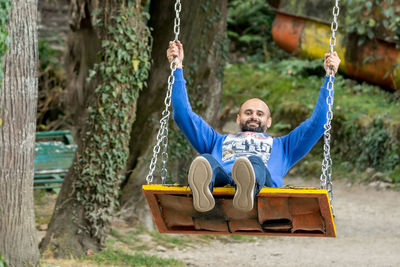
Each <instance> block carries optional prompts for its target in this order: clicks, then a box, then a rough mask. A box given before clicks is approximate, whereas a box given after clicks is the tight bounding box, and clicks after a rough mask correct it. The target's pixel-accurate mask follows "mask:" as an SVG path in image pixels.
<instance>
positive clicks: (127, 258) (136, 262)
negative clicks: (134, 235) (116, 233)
mask: <svg viewBox="0 0 400 267" xmlns="http://www.w3.org/2000/svg"><path fill="white" fill-rule="evenodd" d="M86 260H89V261H90V262H95V263H97V264H101V265H104V264H109V265H113V266H186V265H185V264H184V263H183V262H181V261H178V260H175V259H172V258H160V257H157V256H153V255H146V254H144V253H142V252H136V253H134V254H131V253H127V252H125V251H122V250H121V249H115V248H106V249H105V250H103V251H101V252H99V253H96V254H94V255H89V256H86Z"/></svg>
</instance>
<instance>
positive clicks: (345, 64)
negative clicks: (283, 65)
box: [272, 11, 400, 90]
mask: <svg viewBox="0 0 400 267" xmlns="http://www.w3.org/2000/svg"><path fill="white" fill-rule="evenodd" d="M339 26H340V25H339ZM272 36H273V39H274V41H275V43H276V44H277V45H278V46H279V47H281V48H282V49H284V50H285V51H287V52H289V53H294V54H296V55H300V56H302V57H307V58H323V56H324V54H325V53H326V52H329V51H330V46H329V38H330V36H331V28H330V25H328V24H326V23H322V22H319V21H316V20H312V19H309V18H303V17H298V16H293V15H290V14H286V13H283V12H280V11H276V17H275V20H274V23H273V27H272ZM336 39H337V42H336V46H335V50H336V51H337V52H338V54H339V57H340V58H341V60H342V61H341V64H340V70H341V71H343V72H344V73H346V74H348V75H350V76H352V77H354V78H357V79H361V80H365V81H367V82H370V83H373V84H378V85H381V86H385V87H388V88H391V89H394V90H397V89H399V88H400V69H399V68H396V66H400V52H399V50H397V49H396V47H395V45H394V44H392V43H388V42H385V41H381V40H379V39H374V40H370V41H367V42H365V43H364V44H362V45H360V46H359V45H357V40H354V39H353V40H352V38H351V37H350V36H344V35H343V34H341V33H340V32H337V33H336Z"/></svg>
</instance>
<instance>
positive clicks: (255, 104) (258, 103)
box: [239, 98, 271, 117]
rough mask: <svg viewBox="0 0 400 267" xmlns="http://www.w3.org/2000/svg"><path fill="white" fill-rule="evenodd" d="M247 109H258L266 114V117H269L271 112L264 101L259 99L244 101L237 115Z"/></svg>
mask: <svg viewBox="0 0 400 267" xmlns="http://www.w3.org/2000/svg"><path fill="white" fill-rule="evenodd" d="M249 107H250V108H254V107H258V108H259V109H260V110H262V111H264V112H266V113H267V115H268V117H270V116H271V110H270V109H269V107H268V105H267V104H266V103H265V102H264V101H262V100H261V99H259V98H252V99H249V100H246V101H245V102H244V103H243V104H242V106H241V107H240V110H239V114H240V113H241V112H242V111H243V110H245V109H247V108H249Z"/></svg>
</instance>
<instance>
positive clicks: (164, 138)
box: [146, 0, 182, 184]
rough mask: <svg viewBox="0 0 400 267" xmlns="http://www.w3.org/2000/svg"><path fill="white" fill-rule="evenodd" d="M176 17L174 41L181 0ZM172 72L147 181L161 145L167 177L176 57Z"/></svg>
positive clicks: (150, 180) (177, 34) (151, 176)
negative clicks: (169, 123)
mask: <svg viewBox="0 0 400 267" xmlns="http://www.w3.org/2000/svg"><path fill="white" fill-rule="evenodd" d="M174 8H175V19H174V34H175V39H174V42H176V41H178V36H179V32H180V24H181V20H180V18H179V13H180V12H181V9H182V5H181V1H180V0H176V2H175V6H174ZM170 69H171V73H170V75H169V77H168V89H167V93H166V96H165V99H164V104H165V109H164V111H163V112H162V116H161V119H160V129H159V130H158V133H157V143H156V145H155V146H154V147H153V158H152V159H151V162H150V166H149V173H148V174H147V177H146V181H147V183H149V184H150V183H152V182H153V172H154V169H155V168H156V165H157V158H158V153H160V150H161V146H162V147H163V151H162V153H161V161H162V169H161V181H162V183H163V184H164V183H165V180H166V178H167V174H168V171H167V161H168V151H167V149H168V121H169V117H170V115H171V112H170V111H169V107H170V106H171V94H172V86H173V84H174V82H175V77H174V72H175V70H176V62H175V59H174V60H173V61H172V62H171V64H170Z"/></svg>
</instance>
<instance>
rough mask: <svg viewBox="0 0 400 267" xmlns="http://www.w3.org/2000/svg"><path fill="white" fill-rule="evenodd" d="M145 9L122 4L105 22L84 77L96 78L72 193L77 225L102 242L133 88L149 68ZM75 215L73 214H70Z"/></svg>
mask: <svg viewBox="0 0 400 267" xmlns="http://www.w3.org/2000/svg"><path fill="white" fill-rule="evenodd" d="M145 19H148V15H147V14H145V13H142V12H141V8H140V5H139V4H133V5H128V6H127V7H122V8H121V10H120V11H119V15H117V16H114V17H112V18H111V20H110V21H109V23H107V24H105V23H104V25H102V24H99V25H100V26H101V27H103V28H104V29H105V30H106V31H107V37H106V38H105V39H104V40H103V41H102V49H101V53H102V55H101V59H102V60H101V62H100V63H98V64H96V65H95V66H94V68H93V69H92V70H91V71H90V73H89V78H88V80H91V79H93V78H94V77H96V79H100V81H101V82H100V83H99V85H98V86H97V88H96V90H95V93H94V101H92V104H91V105H90V106H89V108H88V120H87V122H86V132H85V137H84V138H83V142H82V145H83V147H84V148H85V150H84V151H83V153H82V154H80V155H78V157H79V160H78V161H77V162H76V164H75V165H74V169H75V173H76V174H77V179H76V181H75V184H74V186H75V197H76V199H77V201H78V202H79V203H80V204H81V205H82V206H83V208H84V215H85V219H86V220H87V221H88V222H89V225H88V226H86V227H84V226H80V228H81V230H83V231H86V233H88V234H90V235H92V236H93V237H96V238H98V240H99V241H100V242H101V243H103V242H104V237H105V235H106V233H107V231H108V227H107V226H108V225H109V221H110V218H111V216H112V213H113V211H114V209H115V208H116V207H117V206H118V196H119V186H120V182H121V180H122V175H121V171H122V170H123V168H124V167H125V163H126V160H127V158H128V154H129V145H128V142H129V137H130V131H131V125H132V123H133V120H134V118H135V116H134V114H135V108H136V104H135V103H136V100H137V98H138V94H139V91H140V90H141V89H143V87H144V86H145V85H146V80H147V77H148V73H149V70H150V65H151V64H150V61H149V57H150V49H151V45H150V44H149V41H150V31H149V29H148V28H147V26H146V25H145V24H144V23H143V21H145ZM75 216H76V214H75Z"/></svg>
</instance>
